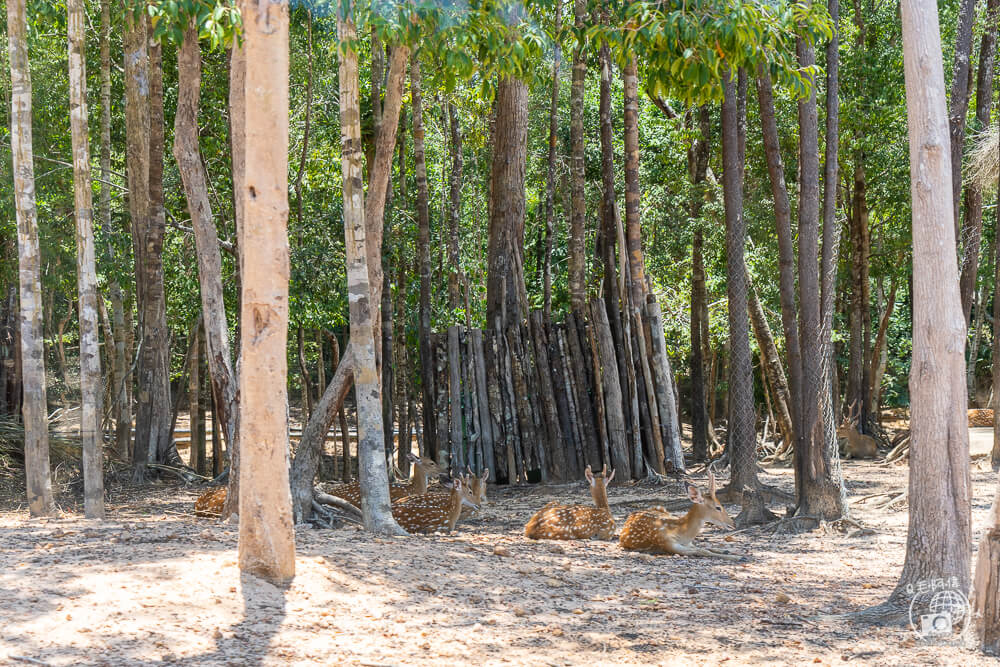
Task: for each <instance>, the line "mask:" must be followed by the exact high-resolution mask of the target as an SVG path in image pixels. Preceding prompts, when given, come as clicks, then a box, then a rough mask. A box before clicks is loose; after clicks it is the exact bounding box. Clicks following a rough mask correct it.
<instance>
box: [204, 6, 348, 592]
mask: <svg viewBox="0 0 1000 667" xmlns="http://www.w3.org/2000/svg"><path fill="white" fill-rule="evenodd" d="M242 10H243V55H244V57H245V59H246V64H247V68H246V88H245V95H246V98H245V101H246V107H245V116H244V122H245V126H244V127H245V132H246V135H245V136H246V143H245V150H246V153H245V157H246V166H245V172H244V178H245V180H244V182H243V189H242V190H241V191H240V193H239V196H240V197H241V198H242V199H243V205H242V206H243V213H244V216H245V217H244V219H243V239H242V241H243V242H242V243H240V248H241V249H242V256H243V259H244V262H245V263H246V264H247V265H248V266H252V267H254V270H253V271H249V272H247V273H245V274H244V275H243V284H242V289H243V299H242V304H241V307H242V318H241V319H242V321H243V327H244V331H243V335H242V336H241V338H240V345H241V349H240V357H241V359H242V373H241V374H240V389H239V391H240V410H241V412H242V415H241V419H240V424H239V428H240V438H239V440H240V442H245V443H248V444H249V446H248V447H246V448H245V449H244V450H243V451H241V452H240V461H239V465H240V494H239V508H240V536H239V562H240V570H242V571H243V572H247V573H250V574H253V575H255V576H258V577H262V578H264V579H267V580H269V581H271V582H273V583H284V582H288V581H290V580H291V579H292V577H294V576H295V531H294V528H293V526H292V502H291V495H290V493H289V485H288V450H289V444H288V389H287V387H288V384H287V382H288V356H287V353H286V347H287V344H288V273H289V260H288V5H287V4H270V5H256V4H254V3H252V2H245V3H243V5H242ZM355 82H357V78H356V77H355ZM355 85H356V83H355ZM358 175H359V176H360V174H358ZM209 319H211V318H209V317H206V318H205V322H206V324H208V322H209Z"/></svg>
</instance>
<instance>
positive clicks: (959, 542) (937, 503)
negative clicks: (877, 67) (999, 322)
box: [890, 0, 972, 613]
mask: <svg viewBox="0 0 1000 667" xmlns="http://www.w3.org/2000/svg"><path fill="white" fill-rule="evenodd" d="M901 10H902V17H903V63H904V65H905V75H906V107H907V119H908V121H907V124H908V126H909V137H910V142H909V145H910V176H911V178H912V182H911V185H910V193H911V197H912V199H913V274H912V275H913V295H914V298H913V363H912V367H911V370H910V396H911V417H910V433H911V444H910V483H909V503H910V518H909V530H908V532H907V541H906V560H905V562H904V563H903V571H902V573H901V574H900V578H899V583H898V584H897V586H896V590H895V591H893V594H892V596H891V597H890V602H898V603H906V602H907V601H908V600H909V597H910V596H909V595H908V594H907V586H909V585H915V584H917V583H918V582H920V581H926V580H929V579H936V578H943V579H945V580H946V581H947V580H950V578H951V577H956V578H957V579H958V582H959V588H960V589H961V590H962V591H967V590H969V552H970V550H971V547H972V534H971V521H970V494H971V482H970V475H969V430H968V423H967V417H966V405H967V403H966V394H965V359H964V356H965V355H964V350H965V320H964V318H963V316H962V309H961V300H960V298H959V293H958V267H957V266H956V264H955V238H954V234H955V227H954V222H953V217H954V208H953V206H952V196H953V190H952V188H950V187H949V185H951V181H950V180H949V177H950V176H951V157H950V155H949V141H948V116H947V111H946V106H945V86H944V74H943V71H942V67H943V65H942V58H941V32H940V28H939V24H938V14H937V5H936V4H934V3H931V2H927V1H920V0H903V2H902V5H901ZM904 613H905V612H904Z"/></svg>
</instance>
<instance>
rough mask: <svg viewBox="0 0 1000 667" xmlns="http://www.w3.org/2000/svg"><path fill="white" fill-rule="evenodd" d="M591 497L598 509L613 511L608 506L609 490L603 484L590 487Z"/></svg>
mask: <svg viewBox="0 0 1000 667" xmlns="http://www.w3.org/2000/svg"><path fill="white" fill-rule="evenodd" d="M590 495H591V497H592V498H593V499H594V505H596V506H597V508H598V509H602V510H606V509H611V508H610V507H609V506H608V490H607V489H606V488H605V487H604V485H603V484H594V485H593V486H592V487H590Z"/></svg>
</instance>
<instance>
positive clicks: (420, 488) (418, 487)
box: [413, 468, 427, 495]
mask: <svg viewBox="0 0 1000 667" xmlns="http://www.w3.org/2000/svg"><path fill="white" fill-rule="evenodd" d="M414 472H415V473H416V474H415V475H414V476H413V495H417V494H420V493H427V475H426V474H425V473H424V471H423V470H420V469H419V468H417V469H416V470H415V471H414Z"/></svg>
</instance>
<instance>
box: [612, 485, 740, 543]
mask: <svg viewBox="0 0 1000 667" xmlns="http://www.w3.org/2000/svg"><path fill="white" fill-rule="evenodd" d="M688 497H689V498H690V499H691V502H692V503H694V504H693V505H691V509H689V510H688V512H687V514H685V515H684V516H683V517H681V518H679V519H678V518H676V517H674V516H671V515H670V514H669V513H668V512H667V510H666V509H665V508H663V507H653V508H650V509H646V510H640V511H638V512H633V513H632V514H630V515H629V517H628V519H626V520H625V526H624V527H623V528H622V534H621V536H620V537H619V538H618V543H619V544H620V545H621V547H622V548H623V549H627V550H628V551H647V552H650V553H657V554H677V555H679V556H708V557H712V558H722V559H725V560H739V559H740V557H739V556H734V555H732V554H727V553H723V552H721V551H713V550H712V549H705V548H702V547H696V546H694V545H693V544H691V543H692V542H693V541H694V539H695V538H696V537H698V534H699V533H700V532H701V529H702V528H703V527H704V526H705V524H706V523H711V524H714V525H716V526H722V527H723V528H735V527H736V525H735V524H734V523H733V520H732V519H731V518H729V515H728V514H727V513H726V508H724V507H723V506H722V503H720V502H719V500H718V498H716V497H715V476H714V475H713V474H712V473H709V474H708V496H707V497H705V496H703V495H702V493H701V491H700V490H699V489H698V487H696V486H694V485H693V484H689V485H688Z"/></svg>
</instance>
